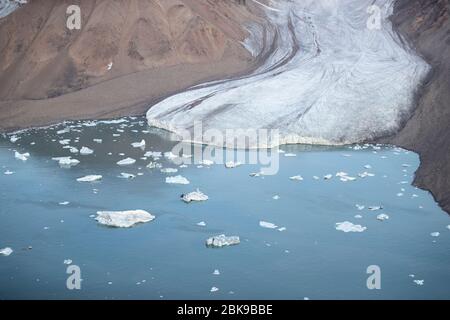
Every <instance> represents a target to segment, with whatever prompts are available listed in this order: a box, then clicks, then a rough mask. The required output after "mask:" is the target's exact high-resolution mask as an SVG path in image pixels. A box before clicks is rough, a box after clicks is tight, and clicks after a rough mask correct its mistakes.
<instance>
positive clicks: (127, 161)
mask: <svg viewBox="0 0 450 320" xmlns="http://www.w3.org/2000/svg"><path fill="white" fill-rule="evenodd" d="M135 162H136V160H135V159H133V158H125V159H123V160H120V161H117V164H118V165H119V166H128V165H131V164H133V163H135Z"/></svg>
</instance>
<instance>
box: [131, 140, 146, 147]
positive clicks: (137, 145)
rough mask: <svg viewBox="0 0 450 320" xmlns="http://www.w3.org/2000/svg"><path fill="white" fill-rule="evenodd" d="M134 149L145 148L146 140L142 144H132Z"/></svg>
mask: <svg viewBox="0 0 450 320" xmlns="http://www.w3.org/2000/svg"><path fill="white" fill-rule="evenodd" d="M131 146H132V147H133V148H145V140H144V139H142V140H141V141H140V142H133V143H132V144H131Z"/></svg>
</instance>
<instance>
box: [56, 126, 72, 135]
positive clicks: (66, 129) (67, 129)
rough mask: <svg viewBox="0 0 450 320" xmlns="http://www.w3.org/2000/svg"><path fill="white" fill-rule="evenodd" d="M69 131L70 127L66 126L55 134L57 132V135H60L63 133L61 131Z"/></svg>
mask: <svg viewBox="0 0 450 320" xmlns="http://www.w3.org/2000/svg"><path fill="white" fill-rule="evenodd" d="M69 132H70V128H69V127H67V128H64V129H62V130H58V131H56V134H57V135H60V134H63V133H69Z"/></svg>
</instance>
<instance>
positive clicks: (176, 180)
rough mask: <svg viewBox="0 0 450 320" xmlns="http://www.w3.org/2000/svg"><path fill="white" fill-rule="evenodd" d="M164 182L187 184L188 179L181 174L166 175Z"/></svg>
mask: <svg viewBox="0 0 450 320" xmlns="http://www.w3.org/2000/svg"><path fill="white" fill-rule="evenodd" d="M166 183H173V184H189V180H188V179H186V178H185V177H183V176H180V175H178V176H173V177H166Z"/></svg>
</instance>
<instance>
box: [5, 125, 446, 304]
mask: <svg viewBox="0 0 450 320" xmlns="http://www.w3.org/2000/svg"><path fill="white" fill-rule="evenodd" d="M86 124H87V125H86ZM69 125H70V126H71V128H72V129H71V130H70V132H66V133H60V134H57V131H58V130H62V129H64V128H65V127H67V126H69ZM117 129H119V130H120V131H122V130H123V132H118V131H117ZM143 131H144V132H143ZM113 133H114V134H120V136H113ZM166 136H167V135H165V134H163V133H162V132H160V131H158V130H155V129H152V128H148V127H147V125H146V123H145V121H144V120H143V119H141V118H127V119H126V122H123V123H117V124H111V123H98V124H96V125H95V126H89V123H82V122H80V123H78V122H72V123H66V124H62V125H59V126H56V127H51V128H47V129H39V130H38V129H35V130H28V131H26V132H23V133H20V134H17V137H19V140H17V141H16V142H14V143H12V142H10V140H9V138H10V137H3V138H1V140H0V168H1V172H0V249H1V248H4V247H11V248H12V249H13V250H14V251H13V253H12V254H11V255H9V256H1V255H0V299H14V298H27V299H28V298H31V299H37V298H40V299H49V298H50V299H53V298H56V299H65V298H68V299H70V298H74V299H75V298H87V299H227V298H229V299H304V298H305V297H308V298H310V299H347V298H351V299H409V298H411V299H422V298H423V299H431V298H437V299H449V298H450V271H449V266H450V230H449V229H448V228H447V226H448V225H449V224H450V217H449V216H448V215H447V214H446V213H445V212H443V211H442V210H441V209H440V208H439V207H438V206H437V204H436V203H435V202H434V200H433V198H432V196H431V195H430V194H429V193H427V192H425V191H422V190H418V189H416V188H415V187H413V186H411V181H412V180H413V175H414V171H415V170H416V168H417V167H418V165H419V159H418V156H417V155H416V154H414V153H412V152H408V151H405V150H402V149H397V148H393V147H381V148H378V147H377V148H374V147H372V146H366V147H365V148H361V149H360V148H353V147H348V146H346V147H333V148H327V147H311V146H300V145H292V146H284V147H282V148H281V149H282V150H283V151H285V152H286V153H294V154H296V156H295V157H286V156H285V154H286V153H284V154H283V153H280V154H279V155H280V158H279V161H280V168H279V172H278V173H277V174H276V175H270V176H260V177H250V175H249V174H250V173H252V172H258V171H259V170H260V166H259V165H257V164H255V165H242V166H239V167H237V168H233V169H226V168H225V167H224V166H223V165H212V166H210V167H207V166H204V167H202V168H198V167H197V165H189V166H187V167H186V168H178V169H179V172H178V173H176V174H165V173H161V172H160V171H159V169H148V168H146V165H147V164H148V163H149V162H150V159H146V160H143V159H141V157H142V156H143V154H144V153H145V151H149V150H153V151H163V152H164V151H169V150H171V148H172V146H173V145H174V144H175V142H172V141H169V140H167V138H166ZM94 138H101V139H103V142H102V143H96V142H94V141H93V139H94ZM61 139H71V141H70V143H69V145H71V146H76V147H77V148H81V146H87V147H89V148H91V149H93V150H94V153H93V154H91V155H85V156H83V155H79V154H71V153H70V152H69V150H68V149H63V145H61V144H60V143H59V142H58V141H59V140H61ZM141 139H145V140H146V142H147V144H146V149H145V151H143V150H141V149H139V148H133V147H132V146H131V145H130V144H131V143H132V142H136V141H140V140H141ZM74 140H77V141H78V140H79V141H78V142H75V141H74ZM114 140H115V141H114ZM33 142H34V144H31V143H33ZM355 149H357V150H355ZM13 150H17V151H19V152H20V153H24V152H29V153H30V157H29V159H28V160H27V161H21V160H18V159H16V158H15V157H14V151H13ZM110 152H111V153H112V154H111V155H108V153H110ZM240 152H244V151H240ZM119 153H124V155H119ZM69 155H71V156H73V157H74V158H76V159H78V160H80V164H78V165H77V166H75V167H72V168H70V169H67V168H60V167H59V165H58V163H57V162H56V161H53V160H52V159H51V158H52V157H57V156H69ZM126 157H132V158H134V159H136V160H137V161H136V163H135V164H133V165H130V166H126V167H120V166H118V165H117V164H116V162H117V161H119V160H121V159H123V158H126ZM158 162H159V163H161V164H162V165H163V167H176V166H175V165H174V164H173V163H171V162H170V161H169V160H167V159H165V158H162V159H161V160H159V161H158ZM365 165H370V166H371V168H369V169H367V168H365V167H364V166H365ZM8 170H9V171H12V172H13V174H9V175H7V174H3V173H4V172H6V171H8ZM340 171H345V172H347V173H348V174H349V175H350V176H353V177H357V179H356V180H355V181H348V182H342V181H340V180H339V177H336V176H335V174H336V173H337V172H340ZM364 171H368V172H370V173H373V174H375V175H374V176H373V177H365V178H360V177H358V173H361V172H364ZM121 172H127V173H132V174H135V175H137V174H138V173H140V174H141V175H137V176H136V178H134V179H121V178H118V177H117V176H118V175H119V174H120V173H121ZM88 174H100V175H103V179H102V180H101V181H100V182H95V183H80V182H77V181H76V179H77V178H79V177H81V176H84V175H88ZM177 174H181V175H182V176H184V177H186V178H187V179H189V180H190V184H189V185H173V184H167V183H165V177H166V176H170V175H177ZM327 174H332V175H333V178H332V179H330V180H324V179H323V176H324V175H327ZM295 175H301V176H302V177H303V181H293V180H290V179H289V177H291V176H295ZM314 176H317V177H319V179H315V178H313V177H314ZM196 188H200V190H201V191H202V192H204V193H205V194H207V195H208V196H209V200H208V201H206V202H202V203H190V204H186V203H184V202H182V201H181V200H180V195H181V194H182V193H185V192H190V191H194V190H195V189H196ZM402 189H403V190H402ZM275 195H278V196H279V199H278V200H276V199H274V198H273V197H274V196H275ZM64 201H68V202H69V204H67V205H61V204H59V203H60V202H64ZM357 204H358V205H363V206H365V208H364V209H362V210H358V208H357V207H356V205H357ZM369 206H383V209H382V210H378V211H370V210H368V209H367V208H368V207H369ZM131 209H143V210H147V211H148V212H151V213H152V214H153V215H155V216H156V218H155V220H153V221H151V222H148V223H144V224H139V225H136V226H134V227H132V228H110V227H105V226H103V225H100V224H98V223H97V221H95V219H94V218H93V216H92V215H95V214H96V212H97V211H99V210H131ZM381 213H385V214H388V215H389V218H390V219H389V220H385V221H379V220H377V219H376V217H377V215H379V214H381ZM355 215H360V216H362V217H361V218H355ZM200 221H204V222H205V223H206V226H198V225H197V223H198V222H200ZM260 221H268V222H272V223H274V224H276V225H278V226H279V227H285V228H286V230H284V231H279V230H277V229H267V228H262V227H261V226H260V225H259V222H260ZM344 221H349V222H352V223H354V224H359V225H362V226H364V227H366V228H367V229H366V230H365V231H364V232H349V233H345V232H342V231H339V230H336V227H335V224H336V223H338V222H344ZM433 232H439V233H440V235H439V236H438V237H433V236H431V233H433ZM222 233H225V234H226V235H237V236H240V238H241V243H240V244H239V245H235V246H230V247H225V248H220V249H214V248H207V247H206V246H205V240H206V239H207V238H208V237H210V236H214V235H218V234H222ZM29 247H31V248H29ZM66 259H70V260H72V262H71V264H74V265H77V266H79V267H80V270H81V276H82V279H83V281H82V283H81V289H80V290H68V289H67V287H66V279H67V277H68V274H67V273H66V268H67V267H68V265H66V264H64V260H66ZM370 265H378V266H379V267H380V269H381V289H380V290H369V289H367V286H366V280H367V277H368V276H369V275H368V274H367V273H366V268H367V267H368V266H370ZM215 269H218V270H219V271H220V275H214V274H213V271H214V270H215ZM412 275H414V277H412ZM413 280H424V283H423V285H418V284H416V283H414V282H413ZM212 287H217V288H218V289H219V290H218V291H216V292H210V290H211V288H212Z"/></svg>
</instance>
